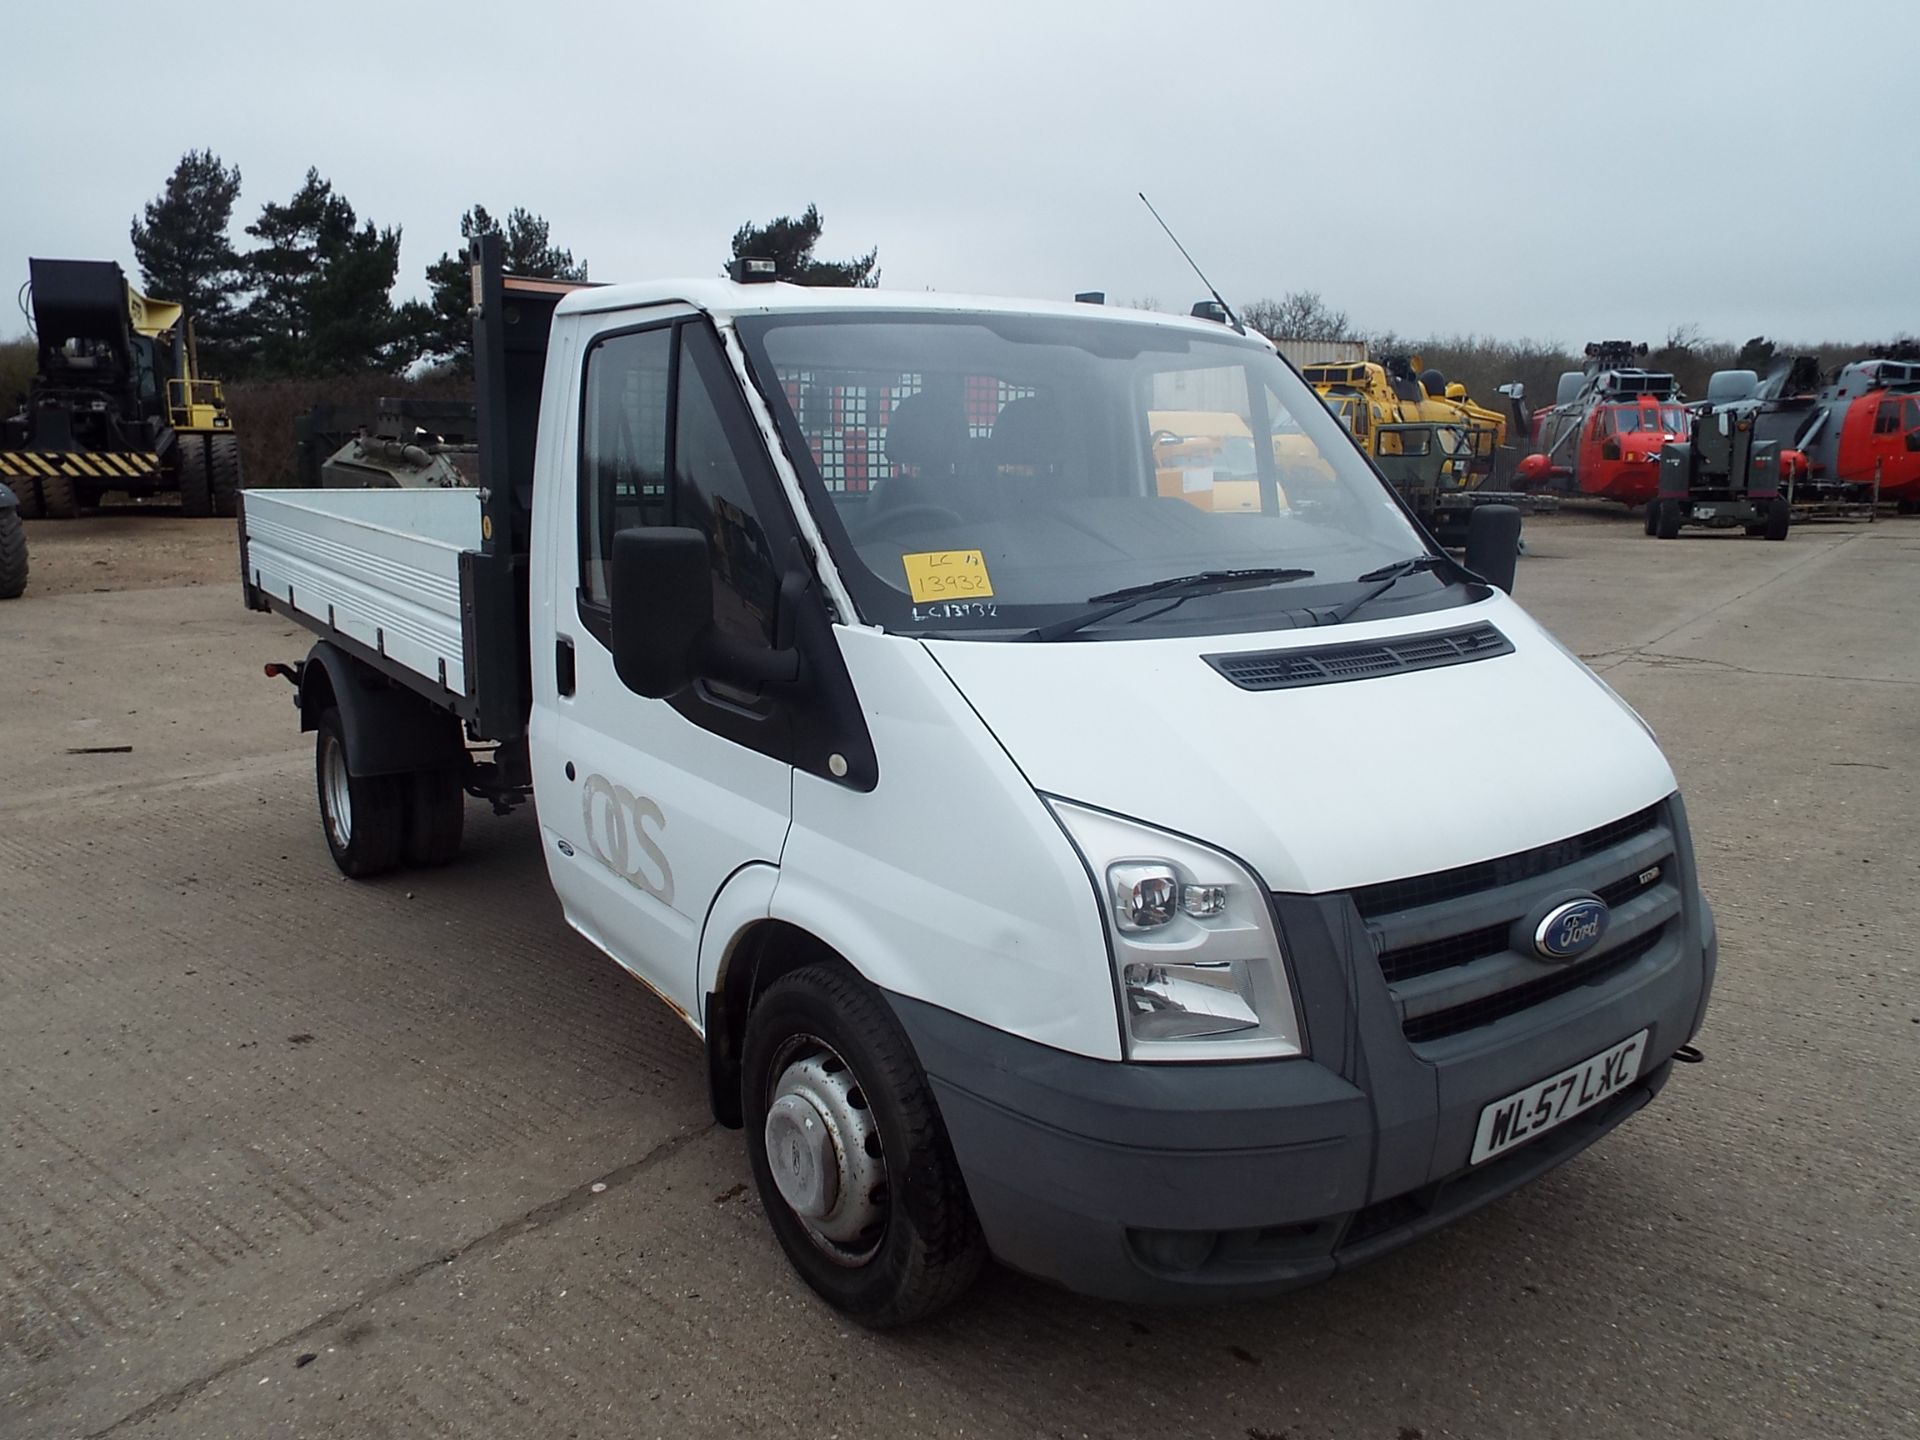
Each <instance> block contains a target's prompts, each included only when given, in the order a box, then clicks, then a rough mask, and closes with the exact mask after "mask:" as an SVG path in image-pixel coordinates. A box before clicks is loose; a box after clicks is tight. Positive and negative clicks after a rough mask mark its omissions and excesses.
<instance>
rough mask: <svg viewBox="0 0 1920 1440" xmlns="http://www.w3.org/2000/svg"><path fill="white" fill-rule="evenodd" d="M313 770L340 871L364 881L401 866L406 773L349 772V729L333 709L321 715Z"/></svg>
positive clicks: (322, 822) (323, 822)
mask: <svg viewBox="0 0 1920 1440" xmlns="http://www.w3.org/2000/svg"><path fill="white" fill-rule="evenodd" d="M313 769H314V784H315V788H316V789H317V790H318V792H319V797H320V826H321V828H322V829H323V830H324V831H325V832H326V836H327V849H329V850H330V851H332V852H333V863H334V864H335V865H337V866H339V867H340V873H341V874H343V875H350V876H352V877H353V878H354V879H356V880H364V879H367V878H368V877H370V876H373V875H382V874H385V873H386V872H387V871H389V870H391V869H393V867H394V866H395V865H397V864H399V863H400V850H401V845H402V843H403V842H404V841H405V839H406V819H407V806H406V797H407V792H406V779H407V777H406V776H404V775H362V776H358V777H356V776H354V775H352V774H351V773H349V771H348V769H347V740H346V732H345V731H344V730H343V729H342V727H341V724H340V712H339V711H338V710H337V709H333V708H331V707H329V708H328V709H327V710H326V711H325V712H324V713H322V715H321V716H320V725H319V732H318V734H317V736H316V737H315V740H314V751H313Z"/></svg>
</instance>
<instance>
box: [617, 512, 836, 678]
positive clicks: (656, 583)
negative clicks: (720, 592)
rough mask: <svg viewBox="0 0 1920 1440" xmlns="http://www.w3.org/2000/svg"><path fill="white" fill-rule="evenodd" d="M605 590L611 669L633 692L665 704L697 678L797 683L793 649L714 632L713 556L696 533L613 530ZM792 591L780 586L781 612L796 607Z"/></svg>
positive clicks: (796, 658) (644, 527) (657, 529)
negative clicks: (750, 643)
mask: <svg viewBox="0 0 1920 1440" xmlns="http://www.w3.org/2000/svg"><path fill="white" fill-rule="evenodd" d="M608 588H609V592H610V593H609V594H608V597H607V599H608V609H609V610H610V611H611V619H612V628H613V637H612V638H613V647H612V648H613V668H614V672H615V673H616V674H618V675H619V677H620V683H621V684H623V685H625V686H626V687H627V688H628V689H629V690H631V691H633V692H634V693H635V694H636V695H645V696H647V697H648V698H649V699H653V700H665V699H667V698H668V697H670V696H673V695H678V694H679V693H680V692H681V691H682V690H685V689H686V688H687V687H688V686H689V685H691V684H693V682H694V681H696V680H703V679H704V680H721V681H726V682H727V683H729V684H734V685H740V686H760V685H768V684H783V683H785V684H790V683H792V682H794V681H796V680H798V679H799V678H800V651H799V649H798V648H797V647H795V646H792V645H788V646H787V647H786V648H785V649H768V648H766V647H764V646H745V645H740V644H738V643H736V642H734V641H731V640H729V639H727V638H726V637H724V636H722V635H721V634H720V633H719V631H717V630H716V629H715V628H714V624H713V557H712V554H711V552H710V551H709V549H708V546H707V537H706V536H705V535H704V534H702V533H701V532H700V531H698V530H691V529H686V528H680V527H671V526H647V525H636V526H632V527H630V528H628V529H625V530H620V531H616V532H615V533H614V537H613V574H612V578H611V581H610V582H609V587H608ZM796 588H797V587H795V586H792V585H788V584H783V585H782V586H781V595H780V603H781V605H782V606H783V607H784V606H791V605H793V604H795V603H798V599H799V597H798V595H797V594H795V593H792V592H794V591H795V590H796ZM789 628H790V627H789V626H788V625H786V624H782V626H781V634H782V635H783V636H784V635H785V634H787V633H788V630H789Z"/></svg>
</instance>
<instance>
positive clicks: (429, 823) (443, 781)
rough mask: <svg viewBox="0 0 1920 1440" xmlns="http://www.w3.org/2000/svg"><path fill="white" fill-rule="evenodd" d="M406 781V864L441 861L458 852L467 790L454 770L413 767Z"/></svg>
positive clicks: (432, 863)
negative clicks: (418, 768) (417, 768)
mask: <svg viewBox="0 0 1920 1440" xmlns="http://www.w3.org/2000/svg"><path fill="white" fill-rule="evenodd" d="M406 781H407V838H406V842H405V845H404V846H403V849H404V852H405V854H406V858H407V863H408V864H409V865H444V864H446V863H447V862H448V861H449V860H451V859H453V857H454V856H456V855H458V854H459V853H460V833H461V830H462V828H463V827H464V825H465V823H466V815H467V792H466V787H465V786H463V785H462V784H461V783H460V772H459V771H458V770H416V771H414V772H413V773H412V774H411V775H409V776H407V777H406Z"/></svg>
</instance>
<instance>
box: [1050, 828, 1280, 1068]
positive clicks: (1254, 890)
mask: <svg viewBox="0 0 1920 1440" xmlns="http://www.w3.org/2000/svg"><path fill="white" fill-rule="evenodd" d="M1047 804H1048V805H1049V806H1050V807H1051V808H1052V810H1053V813H1054V816H1055V817H1056V818H1057V819H1058V820H1059V821H1060V824H1061V825H1062V827H1063V828H1065V830H1066V832H1067V834H1068V836H1070V837H1071V838H1072V840H1073V843H1074V845H1075V846H1076V847H1077V848H1078V849H1079V851H1080V854H1081V857H1082V858H1083V859H1085V861H1086V862H1087V868H1088V869H1089V870H1090V871H1092V873H1093V876H1094V883H1095V885H1096V886H1097V887H1098V890H1099V894H1100V900H1101V904H1102V905H1104V906H1105V907H1106V910H1107V915H1108V919H1109V924H1108V926H1107V932H1108V937H1109V944H1110V949H1111V953H1112V958H1113V965H1114V973H1115V977H1116V979H1117V980H1118V982H1119V991H1120V1013H1121V1018H1122V1021H1123V1024H1124V1027H1125V1031H1126V1038H1127V1054H1128V1058H1130V1059H1134V1060H1250V1059H1254V1058H1257V1057H1266V1056H1279V1055H1299V1054H1302V1053H1304V1049H1305V1047H1304V1046H1303V1045H1302V1043H1301V1039H1300V1021H1299V1016H1298V1015H1297V1013H1296V1012H1295V1010H1294V1005H1293V987H1292V985H1291V984H1290V982H1289V980H1288V976H1287V962H1286V957H1285V956H1284V954H1283V953H1282V952H1281V948H1280V937H1279V935H1278V933H1277V932H1276V931H1275V930H1274V926H1273V912H1272V910H1271V909H1270V908H1269V906H1268V903H1267V895H1266V891H1265V889H1264V887H1262V886H1261V884H1260V882H1259V880H1258V879H1256V878H1255V877H1254V875H1253V874H1252V873H1251V872H1250V871H1249V870H1247V868H1246V867H1245V866H1244V865H1242V864H1240V863H1239V861H1237V860H1235V859H1233V858H1232V857H1231V856H1228V855H1224V854H1222V853H1221V852H1220V851H1218V850H1214V849H1210V848H1209V847H1207V846H1205V845H1201V844H1199V843H1197V842H1196V841H1192V840H1188V839H1185V838H1184V837H1182V836H1179V835H1174V834H1171V833H1169V832H1168V831H1165V830H1156V829H1154V828H1153V827H1152V826H1150V825H1142V824H1140V823H1139V822H1138V821H1135V820H1123V819H1121V818H1120V817H1119V816H1117V815H1109V814H1106V813H1105V812H1104V811H1100V810H1089V809H1087V808H1086V807H1085V806H1082V805H1075V804H1073V803H1071V802H1070V801H1066V800H1055V799H1051V798H1049V799H1048V801H1047Z"/></svg>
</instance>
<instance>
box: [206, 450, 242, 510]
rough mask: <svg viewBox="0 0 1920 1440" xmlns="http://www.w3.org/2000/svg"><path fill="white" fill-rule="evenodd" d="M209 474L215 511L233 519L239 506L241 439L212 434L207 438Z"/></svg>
mask: <svg viewBox="0 0 1920 1440" xmlns="http://www.w3.org/2000/svg"><path fill="white" fill-rule="evenodd" d="M207 474H208V482H209V491H210V494H211V498H212V501H213V513H214V514H216V515H219V516H222V517H224V518H226V519H232V518H233V515H234V512H235V511H236V510H237V509H238V508H239V495H240V439H239V437H238V436H237V435H212V436H209V437H208V439H207Z"/></svg>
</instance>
